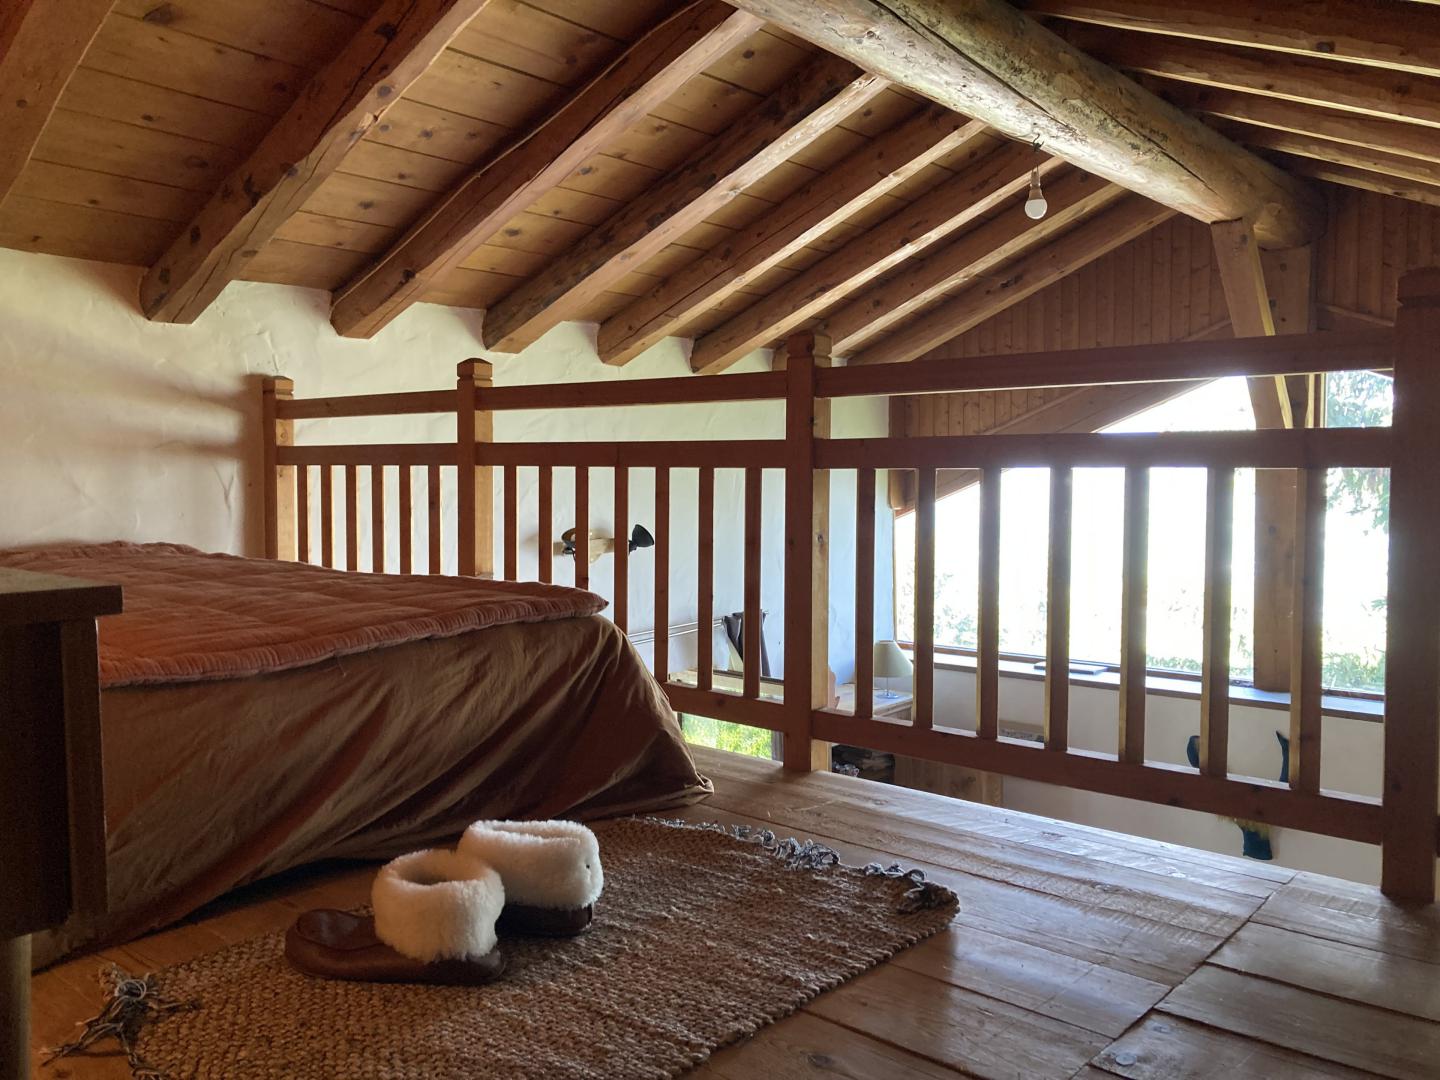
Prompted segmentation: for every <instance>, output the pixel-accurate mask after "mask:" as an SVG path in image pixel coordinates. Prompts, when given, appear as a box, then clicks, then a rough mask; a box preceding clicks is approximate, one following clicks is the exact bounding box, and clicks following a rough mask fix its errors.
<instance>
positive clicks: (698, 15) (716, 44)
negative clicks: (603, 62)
mask: <svg viewBox="0 0 1440 1080" xmlns="http://www.w3.org/2000/svg"><path fill="white" fill-rule="evenodd" d="M762 25H763V24H762V22H761V20H759V19H757V18H756V17H755V16H753V15H751V14H749V13H747V12H737V11H736V10H735V9H734V8H732V7H730V6H729V5H728V4H725V3H722V2H721V0H703V2H701V3H700V4H698V5H692V6H689V7H686V8H684V9H682V10H681V11H679V12H678V13H676V14H673V15H671V16H669V17H668V18H666V19H665V20H664V21H662V22H661V23H660V24H659V25H658V26H656V27H654V28H653V29H652V30H650V31H649V32H648V33H647V34H645V36H643V37H642V38H640V40H639V41H637V42H636V43H635V44H634V45H632V46H630V48H629V49H627V50H626V51H625V52H624V53H623V54H622V55H621V56H620V57H619V58H618V59H616V60H615V61H614V63H612V64H610V66H609V67H607V68H606V69H605V70H604V71H602V72H601V73H600V74H599V75H598V76H596V77H595V78H594V79H592V80H591V81H590V82H589V83H588V84H586V85H585V86H584V87H583V88H582V89H580V90H579V91H578V92H576V93H575V94H574V95H573V96H572V97H571V98H570V99H569V100H568V101H566V102H565V103H564V104H563V105H561V106H560V107H559V108H558V109H556V110H555V111H554V112H553V113H551V114H550V115H549V116H547V117H546V118H545V119H544V120H543V121H541V122H540V123H539V124H538V125H537V126H536V127H535V128H534V129H533V130H531V131H528V132H526V133H525V134H524V135H523V136H522V137H521V138H520V139H518V140H517V141H516V142H514V143H512V144H511V145H509V146H507V147H505V148H504V149H503V150H501V151H500V152H499V153H497V154H496V155H495V156H494V157H492V158H491V159H490V160H489V161H487V162H486V163H485V164H484V165H483V166H482V167H481V168H479V169H477V170H476V171H475V172H474V173H473V174H471V175H470V176H469V177H468V178H467V179H466V180H465V181H464V182H463V183H461V184H460V185H459V186H458V187H457V188H455V189H454V190H453V191H451V192H450V193H449V194H448V195H445V196H444V197H443V198H441V199H440V200H439V201H438V202H437V203H436V204H435V206H434V207H432V208H431V209H430V210H429V211H428V212H427V213H426V215H425V217H424V218H423V219H422V220H421V221H420V222H419V223H417V224H416V225H415V226H414V227H412V228H411V229H410V230H409V231H408V232H407V233H406V234H405V235H404V237H402V238H401V239H400V240H399V242H397V243H396V244H395V245H394V246H393V247H392V248H391V249H390V250H389V251H388V252H386V253H385V254H384V255H382V256H381V257H380V258H379V259H378V260H376V262H375V263H374V265H372V266H370V267H369V268H367V269H366V270H365V271H364V272H363V273H361V274H360V275H358V276H357V277H356V278H355V279H354V280H352V281H350V282H349V283H348V284H346V285H345V286H344V288H342V289H340V290H339V291H338V292H337V293H336V294H335V303H334V306H333V309H332V310H331V313H330V321H331V323H333V324H334V326H335V329H336V330H337V331H339V332H340V333H341V334H343V335H345V336H346V337H370V336H372V335H374V334H375V333H376V332H377V331H378V330H380V329H381V328H382V327H384V326H386V325H387V324H388V323H389V322H390V321H391V320H392V319H394V318H395V317H396V316H397V315H399V314H400V313H401V312H402V311H404V310H405V309H406V308H407V307H409V306H410V305H411V304H413V303H415V302H416V301H417V300H420V299H422V298H423V296H424V294H425V291H426V289H427V288H429V287H430V285H431V284H432V283H433V282H434V281H436V280H438V279H440V278H442V277H443V276H444V275H445V274H446V273H448V272H449V271H450V270H452V269H454V268H455V267H456V266H458V265H459V264H460V263H461V262H462V261H463V260H464V259H465V258H466V257H467V256H468V255H469V254H470V253H471V252H473V251H474V250H475V249H476V248H477V247H479V246H480V245H481V244H484V243H485V242H486V241H488V240H489V239H490V238H491V237H493V236H494V235H495V234H496V233H498V232H499V231H500V229H501V228H503V227H504V226H505V224H506V223H507V222H509V221H510V220H511V219H512V218H514V217H515V215H517V214H519V213H520V212H521V211H523V210H525V209H526V208H527V207H529V206H532V205H533V204H534V203H535V202H536V201H538V200H539V199H540V198H541V197H542V196H544V195H545V194H546V193H547V192H549V191H551V190H553V189H554V188H556V187H557V186H559V185H560V183H561V182H563V181H564V180H565V178H566V177H567V176H569V175H570V174H571V173H573V172H574V171H575V170H576V169H578V168H580V166H581V165H583V164H584V163H585V161H586V160H588V159H589V158H591V157H593V156H594V155H595V154H596V153H597V152H599V151H600V150H602V149H604V148H605V147H606V146H607V145H609V144H610V143H612V142H613V141H614V140H615V138H616V137H617V136H618V135H619V134H620V133H621V132H624V131H626V130H627V129H629V128H630V127H632V126H634V125H635V124H636V123H637V122H639V121H640V120H642V119H644V118H645V116H646V115H647V114H649V113H650V112H652V111H653V110H654V109H655V108H657V107H658V106H659V105H661V104H662V103H663V102H664V101H665V100H666V99H667V98H669V97H670V96H671V95H673V94H674V93H675V92H676V91H677V90H678V89H679V88H680V87H681V86H682V85H683V84H684V83H685V82H686V80H688V79H690V78H691V77H692V76H694V75H696V74H698V73H699V72H701V71H703V70H704V69H705V68H707V67H709V66H710V65H711V64H713V63H714V62H715V61H716V60H717V59H719V58H720V56H722V55H723V54H724V53H725V51H726V50H728V49H730V48H732V47H733V46H735V45H738V44H739V43H740V42H742V41H743V40H744V39H745V38H747V37H749V36H751V35H752V34H754V33H755V32H756V31H757V30H759V29H760V27H761V26H762Z"/></svg>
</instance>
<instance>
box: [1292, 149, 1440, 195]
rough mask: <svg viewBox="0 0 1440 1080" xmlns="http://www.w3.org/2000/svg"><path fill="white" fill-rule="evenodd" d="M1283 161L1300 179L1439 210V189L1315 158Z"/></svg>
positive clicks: (1293, 158)
mask: <svg viewBox="0 0 1440 1080" xmlns="http://www.w3.org/2000/svg"><path fill="white" fill-rule="evenodd" d="M1282 160H1283V161H1284V163H1285V167H1286V168H1287V169H1289V170H1290V171H1291V172H1293V173H1298V174H1299V175H1301V176H1309V177H1313V178H1314V179H1316V180H1324V181H1326V182H1328V183H1331V184H1341V185H1343V186H1345V187H1353V188H1359V189H1360V190H1361V191H1375V192H1379V193H1380V194H1381V195H1393V196H1394V197H1395V198H1397V199H1409V200H1410V201H1411V202H1418V203H1425V204H1426V205H1428V206H1440V187H1432V186H1431V185H1429V184H1420V183H1416V182H1415V181H1413V180H1402V179H1401V178H1400V177H1398V176H1382V175H1381V174H1379V173H1373V172H1366V171H1365V170H1364V169H1356V168H1353V167H1352V166H1349V165H1336V164H1333V163H1332V162H1329V161H1318V160H1316V159H1314V158H1306V157H1294V156H1291V155H1289V154H1285V155H1282Z"/></svg>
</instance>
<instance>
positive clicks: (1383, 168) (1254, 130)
mask: <svg viewBox="0 0 1440 1080" xmlns="http://www.w3.org/2000/svg"><path fill="white" fill-rule="evenodd" d="M1216 123H1217V126H1218V127H1219V128H1220V130H1221V131H1224V132H1225V133H1226V134H1227V135H1228V136H1229V137H1230V138H1232V139H1235V140H1236V141H1238V142H1243V143H1244V144H1245V145H1246V146H1251V147H1254V148H1255V149H1257V150H1273V151H1276V152H1278V153H1283V154H1291V155H1294V156H1296V157H1307V158H1314V159H1315V160H1317V161H1323V162H1326V163H1328V164H1332V165H1345V166H1348V167H1350V168H1353V169H1363V170H1365V171H1366V172H1372V173H1379V174H1380V175H1382V176H1393V177H1396V178H1398V179H1400V180H1407V181H1411V182H1414V183H1417V184H1423V185H1425V186H1427V187H1433V188H1435V189H1436V190H1440V161H1422V160H1420V159H1417V158H1413V157H1406V156H1404V155H1401V154H1391V153H1388V152H1387V151H1384V150H1370V149H1366V148H1364V147H1359V146H1352V145H1350V144H1348V143H1340V142H1332V141H1331V140H1329V139H1322V138H1317V137H1316V136H1314V135H1297V134H1295V133H1294V132H1291V131H1276V130H1274V129H1273V128H1263V127H1252V126H1250V125H1249V124H1238V123H1235V122H1233V121H1227V120H1218V121H1217V122H1216ZM1417 130H1418V129H1417ZM1431 143H1432V146H1433V147H1434V148H1436V149H1437V150H1440V132H1434V133H1432V134H1431Z"/></svg>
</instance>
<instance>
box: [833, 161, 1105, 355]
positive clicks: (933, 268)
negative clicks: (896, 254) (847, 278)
mask: <svg viewBox="0 0 1440 1080" xmlns="http://www.w3.org/2000/svg"><path fill="white" fill-rule="evenodd" d="M1056 160H1057V162H1058V159H1056ZM1125 194H1126V193H1125V189H1124V188H1122V187H1120V186H1119V185H1118V184H1112V183H1110V182H1109V181H1108V180H1102V179H1101V178H1100V177H1098V176H1095V175H1094V174H1093V173H1086V172H1079V171H1072V172H1070V173H1069V174H1068V175H1066V176H1064V177H1061V178H1060V179H1059V180H1058V181H1056V182H1052V183H1050V184H1049V186H1048V187H1047V188H1046V191H1045V196H1046V200H1047V202H1048V203H1049V210H1048V212H1047V213H1046V215H1045V216H1044V217H1043V218H1041V219H1040V220H1039V221H1031V220H1030V219H1029V218H1027V217H1025V216H1024V215H1023V214H1021V213H1019V212H1015V213H1005V214H1001V215H999V216H997V217H995V218H992V219H991V220H990V221H987V222H985V223H984V224H983V225H979V226H976V227H975V228H973V229H969V230H967V231H966V232H964V233H962V234H961V235H960V236H959V237H957V238H956V239H954V240H951V241H950V242H949V243H948V244H946V245H945V246H943V247H941V248H939V249H937V250H936V251H935V252H934V253H932V254H927V255H926V256H925V257H924V258H922V259H920V260H919V261H917V262H916V263H915V264H914V265H912V266H906V267H901V268H900V270H899V272H897V273H896V275H895V276H894V277H892V278H890V279H888V280H886V281H882V282H881V283H880V284H878V285H876V286H875V287H874V288H872V289H870V290H869V291H867V292H865V293H864V294H862V295H860V296H857V297H855V298H853V299H852V300H850V301H849V302H848V303H846V304H845V305H844V306H842V307H840V308H838V309H836V310H835V311H832V312H830V313H829V314H828V315H827V316H826V319H825V326H826V330H827V331H828V333H829V334H830V337H831V340H832V341H833V342H834V349H835V351H836V353H837V354H840V355H849V354H851V353H853V352H854V351H855V350H856V348H857V347H861V346H863V345H864V343H865V342H866V341H868V340H870V339H871V338H873V337H875V336H877V335H879V334H881V333H883V332H884V331H885V330H888V329H889V328H890V327H892V326H894V325H895V324H896V323H899V322H902V321H903V320H905V319H908V318H911V317H913V316H914V315H915V314H916V313H917V312H919V311H920V310H921V309H922V308H924V307H926V306H927V305H929V304H932V303H934V302H936V301H937V300H940V299H941V298H943V297H944V296H945V295H947V294H949V293H952V292H954V291H955V290H956V289H958V288H960V287H961V286H963V285H965V284H967V283H968V282H970V281H973V280H975V279H976V278H979V277H983V276H984V275H985V274H988V273H989V272H990V271H991V270H993V269H994V268H995V267H997V266H999V265H1000V264H1002V263H1004V262H1007V261H1008V260H1010V259H1013V258H1015V257H1016V256H1018V255H1021V254H1024V253H1025V252H1026V251H1032V250H1034V249H1035V248H1037V247H1039V246H1040V245H1041V244H1045V243H1048V242H1049V241H1050V240H1051V239H1052V238H1053V237H1055V236H1058V235H1059V234H1060V233H1062V232H1064V231H1065V230H1066V229H1068V228H1070V227H1071V226H1073V225H1075V224H1076V223H1077V222H1079V221H1082V220H1083V219H1085V218H1087V217H1090V216H1091V215H1093V214H1095V213H1098V212H1099V211H1101V210H1103V209H1104V208H1105V207H1107V206H1110V205H1112V204H1114V203H1115V202H1117V201H1119V200H1120V199H1122V198H1123V197H1124V196H1125Z"/></svg>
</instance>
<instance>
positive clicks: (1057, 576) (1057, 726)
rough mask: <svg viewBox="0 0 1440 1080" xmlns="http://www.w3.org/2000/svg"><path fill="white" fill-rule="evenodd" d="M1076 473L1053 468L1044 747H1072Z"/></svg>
mask: <svg viewBox="0 0 1440 1080" xmlns="http://www.w3.org/2000/svg"><path fill="white" fill-rule="evenodd" d="M1073 491H1074V474H1073V473H1072V471H1071V470H1070V468H1069V467H1068V466H1067V467H1059V466H1057V467H1055V468H1053V469H1051V470H1050V563H1049V569H1048V573H1047V575H1046V602H1045V612H1046V615H1045V623H1046V626H1045V749H1047V750H1059V751H1061V752H1064V751H1066V750H1069V749H1070V547H1071V531H1072V530H1071V527H1070V523H1071V517H1072V504H1073V502H1074V499H1073Z"/></svg>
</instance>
